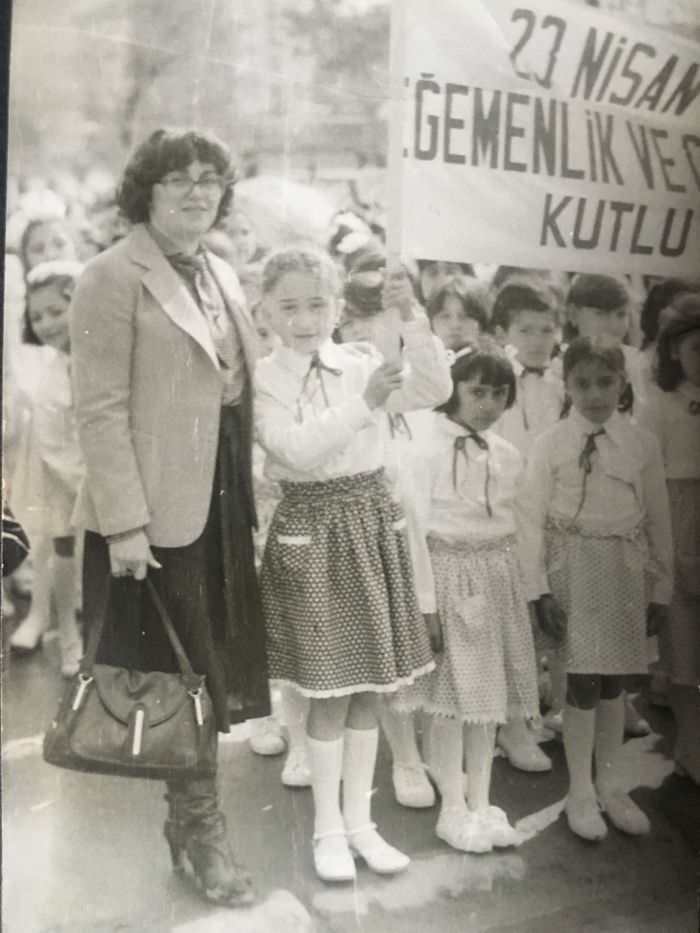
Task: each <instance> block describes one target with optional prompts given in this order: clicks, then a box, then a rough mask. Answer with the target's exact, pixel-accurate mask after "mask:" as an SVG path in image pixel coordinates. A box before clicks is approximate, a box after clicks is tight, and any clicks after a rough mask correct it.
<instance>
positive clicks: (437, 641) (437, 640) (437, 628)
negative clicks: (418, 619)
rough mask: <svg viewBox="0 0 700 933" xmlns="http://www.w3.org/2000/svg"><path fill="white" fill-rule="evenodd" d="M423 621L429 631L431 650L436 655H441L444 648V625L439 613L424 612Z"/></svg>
mask: <svg viewBox="0 0 700 933" xmlns="http://www.w3.org/2000/svg"><path fill="white" fill-rule="evenodd" d="M423 621H424V622H425V627H426V628H427V629H428V638H429V639H430V649H431V651H432V652H433V653H434V654H440V652H441V651H442V650H443V648H444V643H443V640H442V623H441V622H440V616H439V614H438V613H437V612H424V613H423Z"/></svg>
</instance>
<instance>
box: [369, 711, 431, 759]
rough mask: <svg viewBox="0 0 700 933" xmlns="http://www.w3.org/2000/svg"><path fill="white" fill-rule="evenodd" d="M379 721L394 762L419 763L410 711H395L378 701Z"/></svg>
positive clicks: (414, 729) (414, 728)
mask: <svg viewBox="0 0 700 933" xmlns="http://www.w3.org/2000/svg"><path fill="white" fill-rule="evenodd" d="M379 721H380V722H381V724H382V729H383V730H384V735H385V736H386V737H387V741H388V742H389V746H390V748H391V755H392V758H393V759H394V762H395V763H396V764H402V765H413V766H420V765H421V763H422V762H421V757H420V752H419V751H418V743H417V742H416V727H415V724H414V722H413V714H412V713H397V712H395V711H394V710H392V709H390V708H389V707H388V706H387V704H386V703H385V702H383V701H380V703H379Z"/></svg>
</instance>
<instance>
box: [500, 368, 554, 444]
mask: <svg viewBox="0 0 700 933" xmlns="http://www.w3.org/2000/svg"><path fill="white" fill-rule="evenodd" d="M510 362H511V365H512V366H513V370H514V372H515V382H516V394H515V402H514V403H513V405H512V406H511V408H508V409H507V410H506V411H504V412H503V414H502V415H501V417H500V418H499V419H498V421H497V422H496V424H495V425H494V426H493V428H492V430H493V431H495V432H496V434H499V435H500V436H501V437H504V438H505V439H506V440H507V441H510V443H511V444H513V445H514V446H515V447H517V448H518V450H519V451H520V453H521V454H522V455H523V456H524V457H527V456H528V455H529V453H530V449H531V447H532V444H533V442H534V440H535V438H536V437H539V435H540V434H542V432H543V431H545V430H546V429H547V428H548V427H550V426H551V425H553V424H556V422H557V421H558V420H559V416H560V415H561V410H562V406H563V404H564V383H563V381H562V379H561V377H560V376H559V375H557V374H556V373H554V372H553V371H552V369H551V367H549V368H547V369H545V371H544V372H543V373H542V375H539V374H538V373H532V372H529V373H528V372H525V368H524V367H523V365H522V364H521V363H519V362H518V360H516V359H513V358H511V361H510Z"/></svg>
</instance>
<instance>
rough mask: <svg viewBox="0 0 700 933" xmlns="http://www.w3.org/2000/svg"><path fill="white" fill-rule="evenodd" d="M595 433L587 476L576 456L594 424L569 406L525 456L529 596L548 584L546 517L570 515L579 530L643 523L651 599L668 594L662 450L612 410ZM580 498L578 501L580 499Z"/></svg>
mask: <svg viewBox="0 0 700 933" xmlns="http://www.w3.org/2000/svg"><path fill="white" fill-rule="evenodd" d="M603 427H604V428H605V434H603V435H602V436H600V437H597V438H596V439H595V443H596V451H597V452H596V453H595V454H593V456H592V457H591V467H592V469H591V472H590V473H589V475H588V476H587V479H586V488H585V498H583V481H584V471H583V469H582V468H581V466H580V465H579V458H580V456H581V453H582V451H583V448H584V446H585V444H586V438H587V436H588V435H589V434H592V433H594V432H596V431H597V430H599V428H600V425H595V424H592V423H591V422H589V421H588V420H587V419H586V418H584V417H582V416H581V415H580V414H579V413H578V412H576V411H575V410H573V409H572V411H571V412H570V414H569V416H568V417H567V418H565V419H564V420H563V421H560V422H559V423H558V424H556V425H555V426H554V427H552V428H550V429H549V430H548V431H546V432H545V433H544V434H543V435H542V436H541V437H539V438H538V439H537V440H536V441H535V444H534V445H533V448H532V451H531V455H530V458H529V461H528V467H527V474H526V482H525V484H524V486H523V489H522V497H521V502H520V510H521V513H522V515H523V529H522V540H521V545H522V554H523V563H524V570H525V577H526V585H527V588H528V597H529V598H530V599H536V598H537V597H539V596H540V595H541V594H542V593H547V592H549V591H550V587H549V584H548V582H547V575H546V571H545V564H544V547H543V530H544V525H545V522H546V519H547V518H548V517H549V518H552V519H554V520H556V521H560V522H563V523H564V524H569V523H572V522H574V520H575V522H576V525H577V527H579V528H580V529H581V530H582V531H583V532H584V533H589V534H590V533H593V534H601V535H626V534H630V533H632V532H634V530H635V529H637V528H638V527H639V525H640V524H641V523H644V524H645V525H646V529H647V531H648V535H649V542H650V548H651V555H650V556H651V563H652V566H653V567H654V583H653V587H652V590H653V592H652V596H651V599H652V600H653V601H655V602H659V603H668V602H669V601H670V597H671V581H672V574H671V555H672V547H671V524H670V518H669V508H668V495H667V492H666V483H665V480H664V472H663V464H662V461H661V451H660V450H659V445H658V443H657V441H656V439H655V438H654V437H653V435H652V434H650V433H649V432H648V431H645V430H644V429H642V428H640V427H638V426H637V425H636V424H634V423H632V422H631V421H630V419H629V418H626V417H625V416H623V415H620V414H619V413H617V412H615V413H614V414H613V415H612V417H611V418H610V419H609V420H608V421H607V422H606V423H605V425H603ZM582 499H583V505H581V502H582Z"/></svg>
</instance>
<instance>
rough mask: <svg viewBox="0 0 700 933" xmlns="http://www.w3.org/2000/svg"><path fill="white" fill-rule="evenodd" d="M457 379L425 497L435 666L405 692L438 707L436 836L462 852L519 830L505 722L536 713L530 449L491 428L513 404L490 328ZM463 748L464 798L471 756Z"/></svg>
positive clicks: (426, 594)
mask: <svg viewBox="0 0 700 933" xmlns="http://www.w3.org/2000/svg"><path fill="white" fill-rule="evenodd" d="M452 384H453V390H452V395H451V396H450V398H449V400H448V401H447V402H446V403H445V404H444V405H442V406H441V408H439V409H438V412H439V414H438V415H436V418H435V422H434V431H433V437H432V440H431V448H430V450H431V454H430V460H429V464H428V473H429V481H428V482H427V483H426V484H425V494H424V501H422V502H421V503H420V504H419V512H420V514H421V519H422V523H423V526H424V528H425V530H426V532H427V538H428V547H429V551H430V558H431V564H432V577H433V579H432V580H430V578H426V585H425V586H423V587H421V588H419V593H418V598H419V603H420V606H421V610H422V612H423V613H424V614H426V616H428V617H429V618H432V619H436V618H437V619H439V623H440V626H441V629H442V638H443V643H444V648H443V652H442V654H441V655H440V656H439V657H438V660H437V666H436V669H435V671H434V672H433V673H432V674H430V675H429V676H428V677H427V678H425V679H424V680H422V681H420V682H419V683H417V684H416V685H415V686H414V687H411V688H407V689H406V690H405V691H403V692H402V695H400V697H399V698H398V699H397V706H398V707H399V708H401V707H404V706H405V707H406V708H422V709H423V710H424V711H425V712H427V713H430V714H433V721H432V726H431V729H430V742H429V744H430V764H431V771H432V772H433V774H434V776H435V778H436V781H437V783H438V785H439V790H440V794H441V805H440V814H439V818H438V822H437V826H436V833H437V835H438V836H439V838H441V839H443V840H444V841H445V842H447V844H448V845H450V846H452V847H453V848H455V849H459V850H461V851H464V852H490V851H491V850H492V849H493V848H498V847H506V846H512V845H517V844H518V843H519V842H520V841H521V836H520V834H519V833H518V832H517V831H516V830H515V829H513V827H512V826H511V825H510V824H509V822H508V820H507V817H506V815H505V813H504V812H503V810H501V809H499V808H498V807H495V806H492V805H491V803H490V797H489V789H490V783H491V766H492V761H493V755H494V747H495V736H496V727H497V725H498V724H499V723H503V722H505V721H506V717H507V716H508V715H509V714H518V715H521V716H525V717H534V716H536V715H537V714H538V712H539V710H538V698H537V681H536V675H535V670H536V668H535V656H534V648H533V642H532V631H531V627H530V620H529V615H528V608H527V601H526V598H525V593H524V590H523V588H522V584H521V573H520V566H519V561H518V554H517V546H516V531H517V520H516V512H515V500H516V489H517V484H518V480H519V477H520V475H521V472H522V468H523V458H522V456H521V455H520V454H519V453H518V451H517V450H516V448H515V447H513V445H512V444H510V443H509V442H508V441H506V440H504V439H503V438H501V437H499V436H498V435H496V434H495V433H494V432H493V431H491V430H490V428H491V426H492V425H493V424H494V423H495V422H496V421H497V420H498V418H499V417H500V416H501V415H502V414H503V412H504V411H505V409H506V408H507V407H508V406H510V405H512V404H513V401H514V398H515V376H514V373H513V368H512V366H511V364H510V362H509V360H508V358H507V357H506V355H505V353H504V352H503V351H502V350H501V349H500V348H499V347H498V346H497V344H496V343H495V342H494V341H492V340H489V339H486V338H482V340H480V341H479V343H478V344H477V345H476V346H475V347H474V346H469V347H466V348H464V349H463V350H460V351H459V352H458V353H457V354H456V356H455V360H454V363H453V365H452ZM465 751H466V766H467V800H465V793H464V781H463V776H462V763H463V758H464V753H465Z"/></svg>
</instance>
